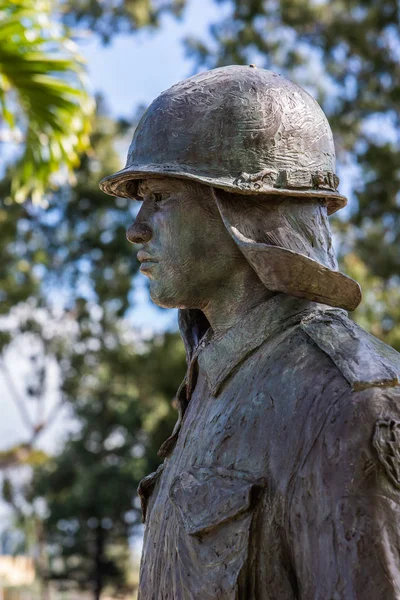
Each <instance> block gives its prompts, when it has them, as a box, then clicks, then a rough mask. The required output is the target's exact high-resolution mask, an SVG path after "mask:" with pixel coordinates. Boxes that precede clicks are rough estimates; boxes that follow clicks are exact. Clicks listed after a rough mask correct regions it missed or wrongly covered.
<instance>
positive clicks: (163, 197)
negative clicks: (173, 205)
mask: <svg viewBox="0 0 400 600" xmlns="http://www.w3.org/2000/svg"><path fill="white" fill-rule="evenodd" d="M168 197H169V195H168V194H154V200H155V201H156V202H163V200H168Z"/></svg>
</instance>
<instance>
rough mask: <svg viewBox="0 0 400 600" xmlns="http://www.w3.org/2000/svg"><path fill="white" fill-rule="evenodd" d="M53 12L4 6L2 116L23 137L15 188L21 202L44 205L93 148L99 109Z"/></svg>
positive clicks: (38, 4)
mask: <svg viewBox="0 0 400 600" xmlns="http://www.w3.org/2000/svg"><path fill="white" fill-rule="evenodd" d="M51 10H52V2H51V1H50V0H40V1H38V0H14V1H13V2H8V1H7V0H1V1H0V111H1V112H0V114H1V115H2V117H3V121H4V122H5V123H6V124H7V125H8V127H9V128H10V129H11V131H13V132H14V133H15V132H18V131H19V132H21V130H22V132H23V133H22V139H23V151H22V156H21V157H20V158H19V160H18V163H17V166H16V167H15V168H14V175H13V182H12V189H11V193H12V195H13V197H14V198H15V200H17V201H18V202H22V201H24V200H25V199H26V198H27V197H28V196H31V197H32V199H33V201H34V202H39V201H41V200H42V197H43V194H44V192H45V191H46V189H47V188H48V186H49V185H50V184H51V182H52V177H53V176H55V175H56V174H57V173H58V172H59V170H60V168H61V167H64V168H65V169H66V171H67V173H68V172H69V173H70V174H71V173H72V170H73V168H74V167H76V166H77V165H78V162H79V154H80V153H81V152H82V151H83V150H85V149H86V148H87V147H88V143H89V132H90V117H91V114H92V112H93V108H94V104H93V100H92V98H91V96H90V95H89V94H88V92H87V90H86V82H85V73H84V68H83V59H82V58H81V57H80V56H79V54H78V52H77V49H76V47H75V45H74V44H73V43H72V42H71V41H70V40H69V39H68V37H67V32H63V31H61V32H59V29H60V27H59V26H58V25H57V24H56V23H54V22H52V20H51V18H52V14H51ZM17 128H18V129H17Z"/></svg>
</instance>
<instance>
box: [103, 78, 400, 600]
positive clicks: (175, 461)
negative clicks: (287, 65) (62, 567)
mask: <svg viewBox="0 0 400 600" xmlns="http://www.w3.org/2000/svg"><path fill="white" fill-rule="evenodd" d="M299 90H300V88H298V87H297V86H295V85H294V84H292V83H291V82H288V81H286V80H284V79H283V78H280V77H276V76H275V75H273V74H271V73H269V72H267V71H263V70H258V69H254V68H251V67H227V68H223V69H217V70H214V71H211V72H209V73H206V74H203V75H200V76H196V77H194V78H191V79H189V80H187V81H186V82H183V83H180V84H178V85H177V86H174V87H173V88H171V90H168V91H167V92H164V94H162V95H161V96H160V97H159V98H158V99H157V100H155V102H154V103H153V104H152V106H151V107H150V109H149V110H148V112H147V113H146V115H145V117H144V119H143V121H142V123H141V124H140V125H139V128H138V131H137V132H136V134H135V138H134V141H133V143H132V146H131V150H130V154H129V158H128V165H127V167H126V168H125V169H124V170H123V171H122V172H120V173H117V174H115V175H113V176H111V177H109V178H106V180H105V181H103V182H102V186H103V189H105V190H106V191H108V192H111V193H118V194H120V193H122V194H125V195H128V196H132V197H135V198H137V199H139V200H141V201H142V205H141V208H140V211H139V213H138V215H137V218H136V220H135V222H134V223H133V224H132V225H131V227H130V228H129V229H128V233H127V236H128V239H129V240H130V241H131V242H134V243H137V244H140V245H141V250H140V251H139V253H138V258H139V260H140V262H141V271H142V272H143V273H144V274H145V275H147V276H148V278H149V282H150V295H151V297H152V299H153V301H154V302H156V303H157V304H159V305H160V306H166V307H178V308H179V309H180V310H179V325H180V330H181V333H182V337H183V341H184V343H185V347H186V352H187V362H188V371H187V375H186V377H185V380H184V382H183V383H182V385H181V387H180V389H179V390H178V393H177V399H178V406H179V418H178V421H177V424H176V426H175V429H174V431H173V432H172V434H171V436H170V437H169V438H168V440H166V442H165V443H164V444H163V445H162V447H161V449H160V456H162V457H163V458H164V462H163V464H162V465H161V467H160V468H159V469H158V471H157V472H156V473H153V474H151V475H149V476H148V477H146V478H145V479H144V480H143V481H142V483H141V485H140V488H139V494H140V497H141V500H142V507H143V518H144V520H145V523H146V528H145V540H144V548H143V557H142V564H141V576H140V592H139V598H140V600H189V599H190V600H192V599H193V600H212V599H221V600H237V599H239V600H353V599H356V600H394V599H398V598H400V509H399V500H400V407H399V401H400V385H399V375H400V355H399V354H398V353H397V352H396V351H394V350H393V349H392V348H390V347H388V346H386V345H385V344H383V343H382V342H380V341H379V340H377V339H376V338H374V337H373V336H371V335H369V334H367V333H366V332H365V331H363V330H362V329H361V328H360V327H358V326H357V325H355V324H354V323H353V322H352V321H351V320H350V319H349V317H348V315H347V312H346V310H344V309H347V310H352V309H354V308H355V307H356V306H357V304H358V303H359V302H360V299H361V295H360V289H359V286H358V284H357V283H356V282H355V281H353V280H351V279H350V278H348V277H346V276H345V275H344V274H342V273H340V272H339V271H338V267H337V262H336V258H335V255H334V252H333V249H332V239H331V233H330V229H329V223H328V218H327V217H328V214H329V213H331V212H333V211H334V210H336V209H337V208H338V207H340V205H343V203H344V200H343V197H342V196H340V194H339V193H338V192H337V189H336V188H337V179H336V178H335V176H334V175H333V173H334V170H335V164H334V150H333V144H332V138H331V134H330V130H329V126H328V125H327V122H326V120H325V117H324V116H323V115H322V112H321V110H320V109H319V108H318V107H317V106H316V104H315V102H314V101H312V100H311V99H310V98H309V96H308V95H307V94H306V93H305V92H303V91H302V90H300V91H299ZM307 111H308V112H307ZM189 118H190V119H193V123H192V122H189V121H188V119H189ZM210 127H212V128H213V129H212V130H210ZM207 128H208V129H207ZM207 144H208V147H207ZM271 172H273V173H275V174H276V173H278V175H277V176H276V177H275V175H274V174H273V175H271ZM283 172H285V176H283V175H282V173H283ZM300 172H301V177H300V175H299V173H300ZM316 172H318V173H321V177H320V179H319V180H318V181H317V179H318V177H315V173H316ZM260 173H261V175H260ZM307 174H308V175H310V174H311V175H310V176H309V177H308V175H307ZM292 175H293V176H292Z"/></svg>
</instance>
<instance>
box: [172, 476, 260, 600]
mask: <svg viewBox="0 0 400 600" xmlns="http://www.w3.org/2000/svg"><path fill="white" fill-rule="evenodd" d="M264 485H265V484H264V482H263V481H262V480H257V481H255V480H254V478H253V479H250V478H249V476H248V474H245V473H242V472H240V471H232V470H228V469H221V468H201V467H200V468H192V469H191V470H190V471H188V472H185V473H182V474H181V475H179V476H178V477H177V478H175V480H174V481H173V483H172V486H171V488H170V498H171V501H172V503H173V505H174V507H175V513H176V518H177V521H178V526H177V537H176V542H177V544H176V549H177V552H176V555H175V559H176V572H177V577H178V578H179V579H178V581H179V582H180V585H179V587H182V586H183V587H184V588H185V593H186V595H185V596H184V597H185V599H186V598H190V599H192V598H193V599H198V598H202V600H211V599H216V598H220V599H223V600H230V599H232V600H233V599H234V598H236V597H237V594H236V590H237V585H238V579H239V576H240V575H241V572H242V570H243V568H244V567H245V565H246V560H247V557H248V546H249V539H250V531H251V523H252V519H253V516H254V508H255V506H256V505H257V500H258V497H259V495H260V492H261V490H262V488H263V487H264Z"/></svg>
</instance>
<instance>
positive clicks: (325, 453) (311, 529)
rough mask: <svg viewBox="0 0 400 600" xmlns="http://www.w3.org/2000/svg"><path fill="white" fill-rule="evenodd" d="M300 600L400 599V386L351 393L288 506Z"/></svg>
mask: <svg viewBox="0 0 400 600" xmlns="http://www.w3.org/2000/svg"><path fill="white" fill-rule="evenodd" d="M288 519H289V528H288V537H289V546H290V548H291V552H292V564H293V566H294V570H295V573H296V578H297V586H298V590H299V592H298V597H299V600H395V599H397V600H399V599H400V389H399V388H392V389H385V390H381V389H369V390H365V391H363V392H355V393H351V392H349V394H348V395H346V396H345V397H344V398H342V399H341V401H340V402H339V403H338V404H337V405H336V406H334V407H332V410H331V412H330V414H329V416H328V417H327V419H326V421H325V424H324V426H323V428H322V430H321V432H320V433H319V435H318V436H317V439H316V440H315V441H314V443H313V444H312V446H311V448H310V449H309V451H308V455H307V456H306V457H305V458H304V459H303V464H301V465H300V466H299V469H298V472H297V474H296V477H295V481H294V484H293V489H292V495H291V498H290V504H289V513H288Z"/></svg>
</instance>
